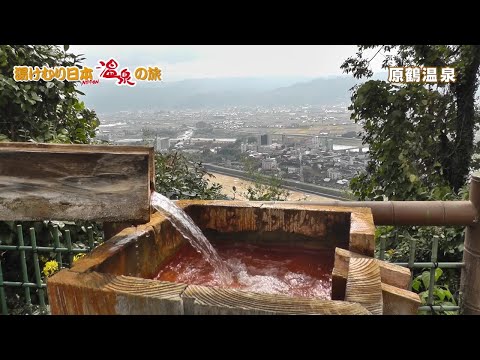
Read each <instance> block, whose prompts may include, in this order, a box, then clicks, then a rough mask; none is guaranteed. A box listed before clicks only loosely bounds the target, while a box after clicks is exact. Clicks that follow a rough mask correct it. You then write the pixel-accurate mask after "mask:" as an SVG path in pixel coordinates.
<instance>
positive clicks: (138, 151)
mask: <svg viewBox="0 0 480 360" xmlns="http://www.w3.org/2000/svg"><path fill="white" fill-rule="evenodd" d="M5 144H6V145H5ZM152 154H153V149H152V148H149V147H142V146H138V147H133V146H129V147H128V148H124V147H122V146H97V145H92V146H90V145H59V144H55V145H53V144H29V143H2V144H1V145H0V220H9V221H13V220H20V221H31V220H50V219H51V220H96V221H114V222H120V221H131V222H135V223H144V222H147V221H149V219H150V192H151V186H152V184H153V181H152V180H151V179H152V178H153V165H152V164H153V156H152Z"/></svg>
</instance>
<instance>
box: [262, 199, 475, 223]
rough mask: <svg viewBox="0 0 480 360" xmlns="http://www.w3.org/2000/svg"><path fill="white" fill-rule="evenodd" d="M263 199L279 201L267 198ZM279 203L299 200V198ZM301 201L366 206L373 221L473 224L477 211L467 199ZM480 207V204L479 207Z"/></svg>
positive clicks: (304, 203) (318, 203)
mask: <svg viewBox="0 0 480 360" xmlns="http://www.w3.org/2000/svg"><path fill="white" fill-rule="evenodd" d="M264 203H272V204H274V203H278V202H275V201H267V202H264ZM281 203H287V204H297V205H298V204H299V202H298V201H282V202H281ZM301 204H303V205H321V206H347V207H367V208H370V209H372V214H373V221H374V222H375V225H418V226H472V225H475V224H476V223H477V222H478V212H477V210H476V208H475V206H474V205H473V204H472V202H470V201H338V200H329V201H315V202H313V201H312V202H302V203H301ZM479 208H480V207H479Z"/></svg>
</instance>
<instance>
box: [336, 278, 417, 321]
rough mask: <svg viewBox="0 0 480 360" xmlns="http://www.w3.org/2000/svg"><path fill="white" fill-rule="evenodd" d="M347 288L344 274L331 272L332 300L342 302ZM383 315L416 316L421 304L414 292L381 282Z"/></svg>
mask: <svg viewBox="0 0 480 360" xmlns="http://www.w3.org/2000/svg"><path fill="white" fill-rule="evenodd" d="M346 286H347V277H346V274H342V273H341V272H340V271H338V270H337V269H333V271H332V300H344V299H345V288H346ZM382 297H383V315H416V314H417V313H418V307H419V306H420V304H421V301H420V297H419V296H418V294H415V293H414V292H411V291H408V290H405V289H400V288H397V287H395V286H392V285H388V284H385V283H383V282H382Z"/></svg>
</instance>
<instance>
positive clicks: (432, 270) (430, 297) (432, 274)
mask: <svg viewBox="0 0 480 360" xmlns="http://www.w3.org/2000/svg"><path fill="white" fill-rule="evenodd" d="M437 254H438V236H437V235H433V244H432V263H433V264H434V266H432V267H431V268H430V282H429V284H428V303H427V305H428V306H433V305H434V304H433V288H434V287H435V270H437V265H438V264H437ZM433 314H435V312H434V311H433V309H432V315H433Z"/></svg>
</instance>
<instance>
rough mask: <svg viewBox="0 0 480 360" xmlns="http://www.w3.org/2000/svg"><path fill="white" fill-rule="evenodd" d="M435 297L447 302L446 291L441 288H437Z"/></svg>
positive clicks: (434, 292) (434, 291)
mask: <svg viewBox="0 0 480 360" xmlns="http://www.w3.org/2000/svg"><path fill="white" fill-rule="evenodd" d="M433 294H434V296H436V297H437V298H438V300H440V301H442V302H443V300H445V291H444V290H443V289H441V288H439V287H435V289H434V290H433Z"/></svg>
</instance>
